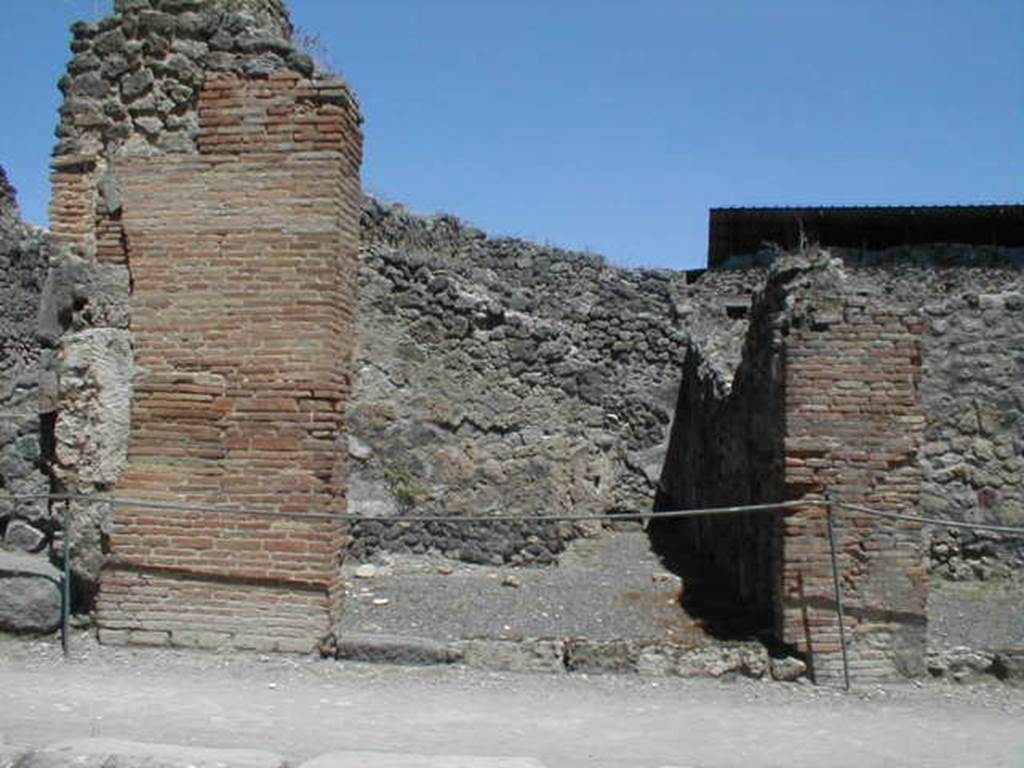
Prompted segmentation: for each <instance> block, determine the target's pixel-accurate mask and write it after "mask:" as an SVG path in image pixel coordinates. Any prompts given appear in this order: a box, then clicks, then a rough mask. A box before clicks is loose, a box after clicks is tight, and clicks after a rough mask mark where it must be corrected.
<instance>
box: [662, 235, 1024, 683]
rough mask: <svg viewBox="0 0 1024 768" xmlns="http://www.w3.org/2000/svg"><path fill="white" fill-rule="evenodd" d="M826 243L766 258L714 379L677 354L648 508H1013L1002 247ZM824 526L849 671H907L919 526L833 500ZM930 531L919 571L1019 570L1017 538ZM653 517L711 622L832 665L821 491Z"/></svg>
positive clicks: (916, 654)
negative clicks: (696, 516)
mask: <svg viewBox="0 0 1024 768" xmlns="http://www.w3.org/2000/svg"><path fill="white" fill-rule="evenodd" d="M814 253H815V252H814V251H813V249H812V251H811V255H812V256H813V254H814ZM838 256H840V257H841V259H833V260H832V261H828V260H827V259H826V260H824V261H821V263H817V264H816V263H815V261H814V259H811V260H810V261H809V262H806V263H801V261H800V260H793V259H792V258H787V259H783V260H778V259H776V261H775V264H774V266H773V268H772V276H771V277H770V278H769V280H768V281H767V283H766V285H765V288H764V290H763V291H762V293H761V294H760V296H759V298H758V300H757V302H756V303H755V306H754V309H753V311H752V318H753V319H752V321H751V325H750V328H749V330H748V334H747V342H746V346H745V348H744V353H743V358H742V362H741V363H740V365H739V366H738V368H737V369H736V372H735V375H734V377H733V378H732V379H731V380H730V379H728V378H723V375H722V374H721V373H720V372H719V371H716V370H715V369H714V368H713V367H712V366H710V365H708V363H707V361H705V360H703V359H702V356H701V354H700V351H699V349H696V350H694V351H692V352H691V354H690V355H689V356H688V359H687V361H686V365H685V366H684V369H683V382H682V386H681V388H680V398H679V405H678V408H677V412H676V416H675V423H674V425H673V433H672V440H671V443H670V447H669V451H668V456H667V460H666V465H665V471H664V473H663V475H662V492H661V494H660V496H659V501H658V503H659V506H661V507H666V508H667V507H676V506H683V507H696V506H709V505H722V504H732V503H742V502H758V501H775V500H786V499H796V498H810V499H819V500H820V499H821V498H822V495H821V494H822V493H823V492H824V491H825V490H831V491H833V492H835V493H837V494H838V496H839V497H840V498H845V499H846V500H848V501H851V502H855V503H856V502H859V503H863V504H869V505H871V506H874V507H877V508H880V509H888V510H893V511H896V510H901V509H902V510H907V511H909V512H911V513H919V514H927V515H931V516H937V517H940V518H941V517H949V518H950V519H956V520H968V521H979V522H991V523H997V524H1004V525H1007V524H1008V525H1019V523H1020V518H1019V515H1018V513H1019V508H1018V507H1019V493H1020V489H1021V488H1022V487H1024V474H1022V472H1021V467H1022V461H1024V450H1022V445H1024V441H1022V439H1021V438H1022V434H1024V433H1022V432H1021V425H1022V422H1021V403H1022V402H1024V398H1022V393H1021V389H1020V387H1021V385H1020V382H1021V380H1022V379H1021V373H1022V371H1021V360H1020V359H1018V358H1019V355H1017V354H1016V353H1015V350H1016V349H1018V348H1019V347H1020V346H1021V314H1020V313H1021V310H1022V304H1021V295H1022V294H1021V286H1022V274H1021V271H1020V269H1019V266H1017V265H1018V264H1019V263H1020V262H1021V259H1020V256H1021V254H1020V253H1019V249H998V248H978V247H971V248H966V247H957V246H928V247H923V246H918V247H914V248H913V249H906V248H897V249H890V250H888V251H884V252H877V253H865V252H861V251H855V252H845V251H841V250H840V251H838ZM837 524H838V526H839V529H838V531H839V537H840V542H839V547H840V567H841V571H842V574H843V589H844V593H845V596H846V597H845V599H846V600H847V615H848V619H849V622H850V626H849V627H848V628H847V629H848V638H849V640H850V648H851V653H852V656H853V659H854V666H855V668H856V669H857V673H858V675H869V676H870V675H885V674H891V673H892V672H894V671H901V672H910V673H917V672H919V671H920V669H921V659H922V658H923V644H924V632H925V626H924V622H925V606H924V603H925V592H926V579H925V575H924V563H925V556H924V554H923V550H925V549H927V548H928V547H927V543H928V539H925V538H923V536H922V532H921V530H920V526H918V525H915V524H910V523H889V522H884V521H883V522H879V521H877V520H874V519H871V518H865V517H860V516H856V515H852V514H851V513H849V512H848V511H847V512H842V513H841V514H840V517H839V522H838V523H837ZM929 534H930V535H929V538H930V554H931V569H932V571H933V572H934V573H936V575H940V576H942V575H945V576H952V577H954V578H973V577H979V578H991V577H993V576H999V575H1002V576H1008V575H1014V574H1017V573H1019V570H1017V569H1019V564H1020V547H1021V546H1022V541H1021V537H1010V536H999V535H992V534H984V533H979V534H972V533H969V532H965V531H960V532H956V533H951V532H950V531H947V530H943V529H932V530H931V531H930V532H929ZM651 535H652V543H653V544H654V546H655V548H656V550H658V551H659V552H660V553H662V554H663V556H664V557H666V558H668V559H669V561H670V562H671V563H672V564H673V566H674V567H675V568H676V570H677V572H679V573H681V574H682V575H683V576H684V578H685V580H686V584H687V587H686V596H687V599H688V601H689V603H690V605H692V606H694V607H695V608H696V609H697V610H699V611H700V610H703V611H705V612H706V613H707V614H708V615H709V617H710V618H711V619H713V620H717V626H718V629H719V630H720V631H722V632H725V633H728V632H731V631H737V629H739V631H743V632H749V631H751V630H752V629H753V630H757V629H761V630H762V631H765V632H766V633H768V634H769V635H770V636H771V637H773V638H774V639H775V640H776V641H777V642H781V643H783V644H787V645H790V646H792V647H795V648H797V649H799V650H802V651H803V652H805V653H807V654H809V655H810V656H811V657H812V658H811V660H812V662H813V664H814V666H815V669H816V672H817V674H819V676H820V675H834V674H836V673H837V670H838V666H837V665H838V654H837V652H838V635H837V624H836V619H835V613H834V611H835V606H834V600H833V598H832V596H831V589H832V583H831V575H830V573H829V568H828V551H827V540H826V536H825V528H824V523H823V519H822V511H821V507H820V506H811V507H808V508H807V510H805V511H801V512H799V513H797V514H790V515H786V516H785V517H784V518H783V521H782V524H781V529H780V528H777V527H776V526H775V525H774V523H773V522H770V521H768V520H767V519H765V518H756V517H749V518H747V519H742V518H736V519H728V520H726V519H716V518H710V519H707V520H701V521H693V522H661V523H659V524H656V525H654V526H652V528H651ZM740 617H742V618H745V619H748V621H746V622H743V621H740V622H737V619H738V618H740ZM752 618H753V619H755V620H754V621H753V623H751V621H749V619H752ZM815 657H816V658H815Z"/></svg>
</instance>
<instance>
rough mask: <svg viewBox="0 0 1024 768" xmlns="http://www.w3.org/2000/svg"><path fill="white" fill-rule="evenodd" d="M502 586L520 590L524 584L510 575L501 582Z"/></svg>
mask: <svg viewBox="0 0 1024 768" xmlns="http://www.w3.org/2000/svg"><path fill="white" fill-rule="evenodd" d="M501 586H503V587H515V588H516V589H518V588H519V587H521V586H522V584H521V583H520V582H519V579H517V578H516V577H515V576H512V575H511V574H510V575H508V576H506V577H505V578H503V579H502V580H501Z"/></svg>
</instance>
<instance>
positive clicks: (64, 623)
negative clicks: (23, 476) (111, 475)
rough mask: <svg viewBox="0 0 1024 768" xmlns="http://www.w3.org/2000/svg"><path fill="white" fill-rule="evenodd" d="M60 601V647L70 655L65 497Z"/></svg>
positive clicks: (68, 506) (66, 504)
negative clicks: (62, 577) (62, 571)
mask: <svg viewBox="0 0 1024 768" xmlns="http://www.w3.org/2000/svg"><path fill="white" fill-rule="evenodd" d="M63 582H64V583H63V584H62V585H61V586H62V590H61V601H60V647H61V650H62V651H63V653H64V658H65V659H66V658H67V657H68V623H69V620H70V616H71V499H69V498H66V499H64V579H63Z"/></svg>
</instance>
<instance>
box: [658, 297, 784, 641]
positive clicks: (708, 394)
mask: <svg viewBox="0 0 1024 768" xmlns="http://www.w3.org/2000/svg"><path fill="white" fill-rule="evenodd" d="M769 287H770V288H774V290H770V291H768V292H766V293H765V294H763V295H761V296H759V298H758V299H757V301H756V302H755V304H754V306H753V308H752V317H751V320H750V324H749V326H748V328H747V333H746V336H745V341H744V345H743V349H742V358H741V362H740V363H739V364H738V366H736V367H735V368H734V369H733V371H730V370H728V369H726V370H722V369H720V368H716V367H715V366H713V365H712V364H710V363H709V361H708V360H707V359H706V358H705V356H704V348H703V347H702V346H695V347H694V348H692V349H691V350H690V352H689V354H688V355H687V358H686V361H685V364H684V366H683V369H682V371H681V376H682V380H681V384H680V388H679V398H678V401H677V404H676V413H675V418H674V421H673V424H672V433H671V439H670V442H669V447H668V451H667V452H666V456H665V465H664V467H663V470H662V473H661V482H660V485H659V491H658V495H657V498H656V501H655V508H656V509H659V510H674V509H695V508H708V507H722V506H732V505H741V504H755V503H762V502H768V501H779V500H781V499H783V498H784V488H783V483H784V474H783V473H784V461H783V455H784V448H783V438H784V434H785V432H784V430H785V418H784V413H783V408H784V380H783V373H784V368H783V358H784V356H783V352H784V338H783V334H784V324H783V323H781V322H779V315H780V312H781V311H782V308H783V302H784V298H785V295H784V291H782V290H779V288H778V286H777V284H770V285H769ZM648 534H649V536H650V539H651V545H652V547H653V549H654V551H655V552H656V553H658V555H659V556H660V557H661V558H662V560H663V561H664V562H665V563H666V564H667V565H668V566H669V567H670V568H672V570H673V571H675V572H676V573H678V574H680V575H681V576H683V578H684V583H685V589H684V592H683V599H684V603H685V605H686V608H687V610H689V611H691V612H693V613H695V614H698V615H702V616H703V617H704V618H705V619H706V620H707V621H708V622H709V626H713V627H714V630H715V631H716V632H718V633H719V634H723V635H726V636H733V635H738V636H743V637H747V636H750V635H751V634H761V635H762V636H764V637H769V636H771V635H772V634H773V633H774V634H775V635H776V636H777V635H778V629H779V627H778V623H779V619H780V615H779V607H778V605H777V604H776V600H777V595H778V588H779V578H778V570H779V566H780V562H781V561H780V558H781V549H780V544H781V541H780V526H779V521H778V517H777V516H776V515H775V514H773V513H764V512H751V513H744V514H733V515H727V516H714V517H698V518H692V519H679V520H672V519H666V520H655V521H652V522H651V524H650V525H649V527H648Z"/></svg>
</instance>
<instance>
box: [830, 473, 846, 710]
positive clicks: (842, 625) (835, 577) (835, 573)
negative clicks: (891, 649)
mask: <svg viewBox="0 0 1024 768" xmlns="http://www.w3.org/2000/svg"><path fill="white" fill-rule="evenodd" d="M825 523H826V527H827V528H828V549H829V554H830V555H831V558H832V583H833V586H834V587H835V597H836V618H838V619H839V647H840V649H841V650H842V652H843V685H844V686H845V687H846V690H850V662H849V660H848V659H847V656H846V617H845V614H844V611H843V591H842V589H840V587H839V562H838V558H837V557H836V534H835V527H834V526H833V524H832V492H831V491H826V492H825Z"/></svg>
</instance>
